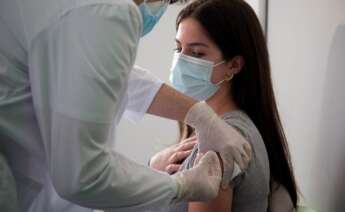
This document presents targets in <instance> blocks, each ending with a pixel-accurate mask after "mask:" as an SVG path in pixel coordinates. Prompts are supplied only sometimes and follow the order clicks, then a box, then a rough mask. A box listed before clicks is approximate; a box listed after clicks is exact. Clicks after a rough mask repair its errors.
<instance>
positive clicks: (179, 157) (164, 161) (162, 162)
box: [150, 136, 197, 174]
mask: <svg viewBox="0 0 345 212" xmlns="http://www.w3.org/2000/svg"><path fill="white" fill-rule="evenodd" d="M196 143H197V138H196V136H193V137H191V138H188V139H185V140H182V141H181V142H180V143H178V144H174V145H172V146H170V147H168V148H166V149H163V150H162V151H160V152H158V153H156V154H155V155H154V156H153V157H152V158H151V160H150V167H151V168H153V169H156V170H159V171H164V172H167V173H169V174H173V173H175V172H177V171H178V170H179V168H180V166H181V163H182V161H183V160H184V159H186V158H187V157H188V156H189V155H190V153H192V150H193V148H194V146H195V144H196Z"/></svg>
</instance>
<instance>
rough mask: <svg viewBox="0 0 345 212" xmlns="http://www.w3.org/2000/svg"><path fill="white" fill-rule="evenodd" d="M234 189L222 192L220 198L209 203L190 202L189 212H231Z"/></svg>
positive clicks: (219, 194)
mask: <svg viewBox="0 0 345 212" xmlns="http://www.w3.org/2000/svg"><path fill="white" fill-rule="evenodd" d="M232 197H233V189H232V188H231V187H229V188H228V189H226V190H220V191H219V193H218V196H217V197H216V198H215V199H213V200H211V201H208V202H190V203H189V204H188V212H214V211H217V212H229V211H231V208H232Z"/></svg>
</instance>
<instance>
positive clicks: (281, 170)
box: [176, 0, 298, 207]
mask: <svg viewBox="0 0 345 212" xmlns="http://www.w3.org/2000/svg"><path fill="white" fill-rule="evenodd" d="M186 18H194V19H195V20H197V21H198V22H199V23H200V24H201V25H202V26H203V28H204V29H205V30H206V32H207V33H208V36H209V38H210V39H211V40H213V41H214V43H215V44H216V45H217V46H218V48H219V49H220V50H221V52H222V54H223V58H224V59H225V60H227V61H228V60H231V59H232V58H233V57H235V56H239V55H240V56H242V57H243V58H244V61H245V65H244V67H243V69H242V71H240V72H239V73H238V74H237V75H236V76H235V77H234V78H233V79H232V81H231V86H230V87H231V96H232V98H233V100H234V102H235V103H236V105H237V106H238V107H239V108H240V109H241V110H243V111H245V112H246V113H247V114H248V116H249V117H250V118H251V119H252V121H253V122H254V124H255V125H256V127H257V128H258V130H259V132H260V134H261V136H262V138H263V140H264V143H265V146H266V149H267V153H268V158H269V165H270V179H271V180H270V181H271V189H272V183H273V182H274V181H276V182H279V183H280V184H281V185H283V186H284V187H285V188H286V189H287V191H288V192H289V194H290V197H291V199H292V202H293V204H294V206H295V207H296V205H297V198H298V197H297V191H296V190H297V189H296V183H295V179H294V174H293V169H292V164H291V159H290V154H289V150H288V144H287V141H286V137H285V134H284V131H283V128H282V124H281V121H280V118H279V113H278V109H277V105H276V100H275V97H274V93H273V87H272V80H271V71H270V62H269V55H268V50H267V45H266V40H265V37H264V33H263V31H262V28H261V25H260V22H259V20H258V18H257V16H256V14H255V12H254V11H253V9H252V8H251V7H250V6H249V5H248V4H247V3H246V2H245V1H243V0H196V1H194V2H192V3H191V4H189V5H188V6H187V7H185V8H184V9H183V10H182V11H181V12H180V13H179V15H178V17H177V21H176V26H177V28H178V26H179V24H180V23H181V22H182V21H183V20H184V19H186ZM191 133H192V129H191V128H190V127H189V126H186V125H182V124H180V139H182V138H186V137H189V136H190V135H191Z"/></svg>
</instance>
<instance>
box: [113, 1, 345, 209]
mask: <svg viewBox="0 0 345 212" xmlns="http://www.w3.org/2000/svg"><path fill="white" fill-rule="evenodd" d="M248 2H249V3H251V4H252V6H253V7H254V8H255V9H256V10H257V11H258V15H259V16H260V18H264V17H265V12H264V11H265V10H264V9H265V7H264V6H263V5H264V4H262V3H259V2H258V1H257V0H248ZM179 10H180V7H177V6H173V7H170V8H169V9H168V11H167V13H166V14H165V15H164V17H163V18H162V20H161V22H160V23H159V24H158V26H157V28H156V29H155V30H154V31H153V32H152V33H151V34H150V35H149V36H147V37H145V38H144V39H143V40H142V42H141V44H140V48H139V53H138V57H137V64H138V65H141V66H143V67H145V68H148V69H150V70H151V71H152V72H153V73H155V74H156V75H157V76H158V77H160V78H161V79H162V80H164V81H168V76H169V68H170V64H171V59H172V54H173V48H174V47H175V46H174V36H175V18H176V15H177V13H178V11H179ZM263 23H264V21H263ZM267 36H268V46H269V51H270V54H271V64H272V74H273V82H274V88H275V92H276V96H277V100H278V105H279V110H280V112H281V116H282V120H283V125H284V128H285V131H286V134H287V138H288V141H289V145H290V149H291V154H292V158H293V164H294V167H295V172H296V177H297V181H298V185H299V188H300V191H301V193H302V194H303V196H304V198H303V199H302V201H303V202H306V203H307V204H308V205H311V206H314V207H316V208H319V209H321V210H322V211H324V212H328V211H329V212H331V211H344V205H341V204H344V203H342V202H343V201H342V200H343V199H342V198H343V197H344V189H343V188H344V183H343V182H342V181H343V179H345V171H344V170H345V167H344V165H343V163H342V161H344V159H345V156H344V152H345V1H344V0H327V1H322V0H289V1H286V0H271V1H269V6H268V32H267ZM176 136H177V125H176V123H175V122H174V121H170V120H164V119H159V118H156V117H153V116H149V115H147V116H145V117H144V119H143V120H142V121H141V122H139V123H137V124H133V123H131V122H128V121H126V120H123V121H122V122H121V124H120V127H119V128H118V140H117V144H116V148H117V151H119V152H122V153H124V154H125V155H127V156H128V157H130V158H132V159H133V160H135V161H137V162H139V163H142V164H146V163H147V161H148V159H149V158H150V156H152V155H153V154H154V152H156V151H158V150H160V149H162V148H164V147H165V146H168V145H169V144H171V143H173V142H175V140H176ZM336 207H338V209H336ZM340 207H341V208H342V209H343V210H340Z"/></svg>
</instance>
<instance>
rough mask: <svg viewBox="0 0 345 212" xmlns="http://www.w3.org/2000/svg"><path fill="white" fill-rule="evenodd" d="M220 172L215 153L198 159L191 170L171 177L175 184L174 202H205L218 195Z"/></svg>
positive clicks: (210, 152) (211, 152) (209, 153)
mask: <svg viewBox="0 0 345 212" xmlns="http://www.w3.org/2000/svg"><path fill="white" fill-rule="evenodd" d="M221 176H222V171H221V167H220V161H219V159H218V156H217V154H216V153H215V152H213V151H209V152H207V153H206V154H205V155H201V156H199V157H198V163H197V164H196V165H195V166H194V167H193V168H191V169H188V170H183V171H181V172H178V173H176V174H175V175H172V177H173V178H174V179H175V180H176V183H177V195H176V199H175V201H176V202H180V201H206V200H211V199H213V198H215V197H216V196H217V195H218V191H219V186H220V182H221Z"/></svg>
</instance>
